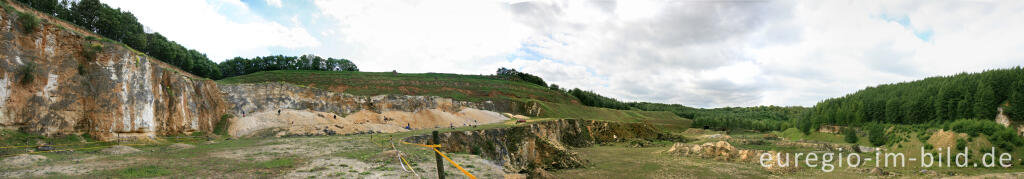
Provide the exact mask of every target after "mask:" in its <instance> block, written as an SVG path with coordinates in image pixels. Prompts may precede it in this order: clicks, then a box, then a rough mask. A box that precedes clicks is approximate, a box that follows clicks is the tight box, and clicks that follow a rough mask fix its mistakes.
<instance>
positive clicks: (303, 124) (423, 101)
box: [219, 82, 517, 136]
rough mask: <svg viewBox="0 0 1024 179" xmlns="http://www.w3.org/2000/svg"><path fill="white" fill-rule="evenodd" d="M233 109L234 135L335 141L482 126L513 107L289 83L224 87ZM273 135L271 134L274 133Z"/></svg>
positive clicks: (502, 118) (501, 103)
mask: <svg viewBox="0 0 1024 179" xmlns="http://www.w3.org/2000/svg"><path fill="white" fill-rule="evenodd" d="M219 88H220V90H221V91H223V92H224V94H225V96H224V100H225V101H227V102H228V103H230V104H231V107H230V110H229V113H233V114H235V116H238V118H236V119H233V120H231V129H230V130H229V133H230V134H231V135H233V136H249V135H274V136H280V135H331V134H349V133H362V132H370V133H377V132H385V133H390V132H400V131H406V130H411V129H412V130H414V129H423V128H448V127H463V126H473V125H482V124H489V123H495V122H501V121H505V120H508V117H505V116H503V115H501V114H500V113H498V112H510V111H517V110H516V107H513V106H515V105H514V103H512V102H507V101H506V102H493V101H483V102H467V101H457V100H453V99H450V98H442V97H436V96H408V95H378V96H357V95H351V94H346V93H338V92H334V91H330V90H325V89H319V88H311V87H302V86H297V85H293V84H288V83H279V82H273V83H256V84H221V85H220V87H219ZM268 131H269V132H268Z"/></svg>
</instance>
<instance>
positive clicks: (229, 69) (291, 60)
mask: <svg viewBox="0 0 1024 179" xmlns="http://www.w3.org/2000/svg"><path fill="white" fill-rule="evenodd" d="M218 66H219V69H220V71H221V72H222V73H223V77H224V78H227V77H233V76H241V75H246V74H250V73H256V72H260V71H272V70H319V71H359V67H356V64H354V63H352V61H349V60H348V59H335V58H327V59H324V58H321V57H319V56H316V55H302V56H297V57H296V56H283V55H274V56H265V57H254V58H242V57H235V58H232V59H229V60H225V61H224V62H221V63H220V64H218Z"/></svg>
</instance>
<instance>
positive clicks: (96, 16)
mask: <svg viewBox="0 0 1024 179" xmlns="http://www.w3.org/2000/svg"><path fill="white" fill-rule="evenodd" d="M16 2H20V3H22V4H24V5H26V6H29V7H32V8H34V9H36V10H37V11H39V12H42V13H46V14H49V15H51V16H54V17H57V18H60V19H63V20H64V21H67V22H69V23H72V24H74V25H77V26H79V27H81V28H83V29H85V30H89V31H92V32H93V33H96V34H99V35H101V36H103V37H105V39H104V40H109V41H113V42H116V43H120V44H124V45H126V46H128V47H131V48H133V49H135V50H138V51H140V52H143V53H146V55H149V56H152V57H154V58H156V59H159V60H161V61H164V62H167V63H168V64H171V65H174V66H176V67H178V68H180V69H182V70H184V71H186V72H189V73H191V74H194V75H197V76H201V77H204V78H210V79H221V78H225V77H231V76H238V75H244V74H249V73H253V72H257V71H265V70H285V69H293V70H323V71H359V69H358V68H357V67H356V65H355V64H353V63H352V62H351V61H349V60H347V59H334V58H327V59H323V58H321V57H318V56H312V55H304V56H300V57H287V56H280V55H278V56H267V57H256V58H252V59H245V58H240V57H236V58H234V59H229V60H226V61H224V62H221V63H220V64H217V63H214V62H213V61H211V60H210V59H209V58H207V57H206V54H203V53H200V52H199V51H196V50H194V49H187V48H185V47H184V46H182V45H181V44H178V43H177V42H174V41H170V40H167V38H166V37H164V36H163V35H160V33H146V32H145V31H144V30H143V25H142V24H141V23H139V21H138V19H137V18H136V17H135V15H133V14H132V13H131V12H128V11H122V10H121V9H114V8H111V7H110V6H108V5H107V4H104V3H101V2H100V1H99V0H79V1H69V0H59V1H58V0H17V1H16ZM88 39H96V38H93V37H89V38H88ZM538 79H539V78H538Z"/></svg>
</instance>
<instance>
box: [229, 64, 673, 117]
mask: <svg viewBox="0 0 1024 179" xmlns="http://www.w3.org/2000/svg"><path fill="white" fill-rule="evenodd" d="M264 82H286V83H291V84H295V85H300V86H306V87H315V88H321V89H326V90H331V91H335V92H344V93H349V94H354V95H367V96H371V95H382V94H405V95H423V96H440V97H447V98H452V99H455V100H462V101H474V102H478V101H486V100H512V101H519V102H523V103H524V104H537V105H539V106H538V107H539V108H540V110H541V112H540V115H538V116H536V117H542V118H582V119H593V120H608V121H625V122H651V123H654V124H658V125H662V126H666V127H671V128H681V129H685V128H687V127H689V126H690V124H691V123H692V121H691V120H689V119H684V118H681V117H679V116H677V115H675V114H673V113H671V112H666V111H638V110H615V109H607V108H598V107H589V106H584V105H580V104H579V102H578V100H576V98H575V97H572V96H570V95H568V94H565V93H562V92H560V91H556V90H551V89H548V88H546V87H542V86H539V85H535V84H531V83H526V82H519V81H508V80H501V79H495V78H492V77H489V76H482V75H459V74H442V73H391V72H349V71H346V72H336V71H301V70H279V71H264V72H257V73H252V74H248V75H242V76H236V77H231V78H225V79H222V80H218V81H217V83H219V84H244V83H264Z"/></svg>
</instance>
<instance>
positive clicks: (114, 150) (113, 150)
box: [100, 145, 141, 155]
mask: <svg viewBox="0 0 1024 179" xmlns="http://www.w3.org/2000/svg"><path fill="white" fill-rule="evenodd" d="M136 152H141V150H139V149H135V148H133V147H129V146H123V145H115V146H113V147H110V148H106V149H103V150H100V153H104V154H109V155H122V154H130V153H136Z"/></svg>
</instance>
